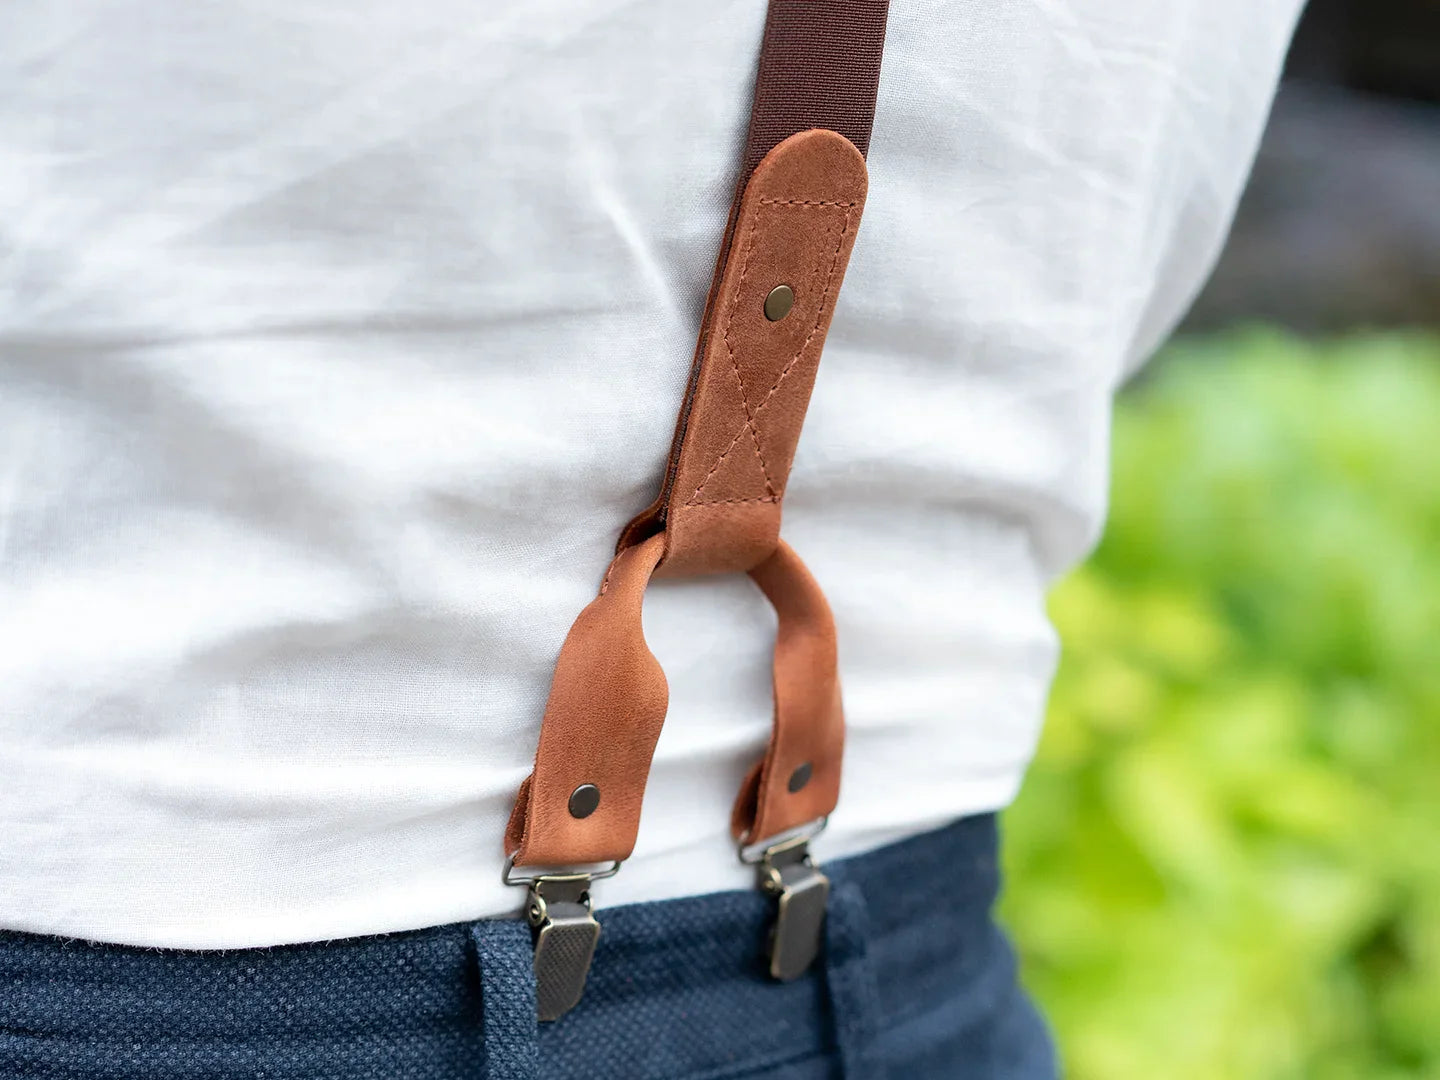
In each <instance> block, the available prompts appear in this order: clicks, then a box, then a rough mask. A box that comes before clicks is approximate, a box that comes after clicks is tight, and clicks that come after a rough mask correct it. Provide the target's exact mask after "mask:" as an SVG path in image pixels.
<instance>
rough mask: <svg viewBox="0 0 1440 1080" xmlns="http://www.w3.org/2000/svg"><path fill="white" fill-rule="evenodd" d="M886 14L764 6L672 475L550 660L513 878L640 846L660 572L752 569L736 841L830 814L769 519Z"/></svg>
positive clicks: (836, 702)
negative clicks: (752, 713) (652, 626)
mask: <svg viewBox="0 0 1440 1080" xmlns="http://www.w3.org/2000/svg"><path fill="white" fill-rule="evenodd" d="M885 10H886V4H885V3H883V2H882V3H876V2H874V0H864V2H859V3H853V2H831V3H823V2H809V3H806V2H802V0H772V2H771V5H770V13H769V18H768V19H767V22H766V29H765V41H764V44H763V46H762V53H761V60H760V72H759V78H758V80H757V84H756V100H755V106H754V110H753V113H752V116H751V126H750V137H749V140H748V142H747V147H746V154H745V158H744V161H743V163H742V171H741V185H740V190H739V192H738V194H737V198H736V201H735V204H734V206H733V207H732V211H731V216H730V223H729V225H728V227H727V229H726V233H725V237H724V241H723V243H722V245H721V253H720V258H719V260H718V263H717V268H716V273H715V278H714V281H713V283H712V285H711V291H710V297H709V300H708V302H707V305H706V313H705V319H704V323H703V325H702V329H701V333H700V339H699V343H698V345H697V348H696V357H695V361H694V364H693V365H692V371H691V377H690V384H689V387H688V389H687V392H686V396H685V401H684V404H683V406H682V408H681V412H680V418H679V421H678V423H677V427H676V434H675V440H674V445H673V447H672V450H671V459H670V465H669V467H668V469H667V472H666V478H665V482H664V485H663V487H662V490H661V493H660V497H659V498H658V499H657V500H656V502H655V503H654V504H653V505H652V506H651V507H650V508H649V509H648V510H647V511H645V512H644V513H642V514H641V515H640V516H639V517H637V518H636V519H635V520H634V521H633V522H631V524H630V525H629V526H628V527H627V528H626V530H625V532H624V533H623V534H622V536H621V540H620V546H619V554H618V555H617V556H616V558H615V561H614V562H613V563H612V564H611V567H610V571H609V572H608V573H607V575H606V580H605V584H604V585H603V586H602V588H601V591H600V596H599V597H597V598H596V599H595V600H594V601H592V602H591V604H590V605H589V606H588V607H586V609H585V610H584V611H583V612H582V613H581V615H580V617H579V618H578V619H577V620H576V622H575V625H574V626H573V627H572V628H571V631H570V634H569V636H567V638H566V640H565V644H564V646H563V647H562V649H561V653H560V657H559V660H558V662H557V664H556V670H555V677H554V681H553V683H552V686H551V692H550V700H549V703H548V704H547V706H546V710H545V718H544V721H543V725H542V728H541V736H540V747H539V751H538V753H537V755H536V761H535V771H534V772H533V773H532V774H531V777H530V778H529V779H527V780H526V781H525V784H524V785H523V786H522V788H521V791H520V793H519V796H518V798H517V800H516V805H515V809H514V812H513V813H512V815H511V819H510V825H509V827H508V828H507V830H506V848H507V852H509V853H512V854H513V855H514V856H515V862H516V863H517V864H519V865H572V864H580V863H593V862H602V861H609V860H615V859H624V858H626V857H628V856H629V854H630V852H631V850H632V849H633V848H634V844H635V837H636V834H637V832H638V829H639V820H640V803H641V799H642V797H643V794H644V789H645V782H646V779H647V778H648V775H649V770H650V761H651V757H652V755H653V752H654V747H655V741H656V739H657V738H658V737H659V734H660V728H661V726H662V724H663V722H664V718H665V708H666V701H667V688H666V684H665V677H664V674H663V672H661V671H660V668H659V665H658V664H657V663H656V661H655V658H654V657H653V655H651V653H650V651H649V648H648V647H647V646H646V645H645V639H644V634H643V631H642V627H641V619H640V613H641V600H642V597H643V594H644V590H645V586H646V584H648V582H649V579H650V577H651V575H652V574H654V573H657V572H658V573H661V574H666V575H693V574H706V573H719V572H727V571H746V572H749V574H750V575H751V577H752V578H753V579H754V580H755V581H756V583H757V584H758V585H759V586H760V588H761V589H762V591H763V592H764V593H765V595H766V596H767V597H768V598H769V600H770V602H771V604H772V605H773V606H774V608H775V611H776V614H777V617H778V626H777V636H776V647H775V661H774V682H775V716H774V728H773V732H772V736H771V740H770V744H769V746H768V747H767V750H766V753H765V756H764V758H763V759H762V761H761V762H760V763H759V764H758V765H756V767H755V768H754V769H753V770H752V771H751V773H750V775H749V776H748V777H747V778H746V781H745V784H744V786H743V788H742V790H741V793H740V796H739V798H738V799H737V801H736V804H735V809H734V812H733V815H732V830H733V832H734V834H735V835H736V837H737V838H738V839H740V840H741V841H742V842H747V843H748V842H753V841H755V840H760V839H764V838H768V837H770V836H773V835H775V834H777V833H779V832H783V831H785V830H787V829H790V828H792V827H794V826H797V825H801V824H804V823H805V822H808V821H811V820H814V819H816V818H820V817H823V816H825V815H827V814H829V813H830V811H831V810H833V809H834V807H835V803H836V800H837V799H838V797H839V790H840V765H841V756H842V750H843V743H844V721H843V717H842V713H841V707H840V690H839V681H838V676H837V670H836V669H837V664H836V655H835V653H836V646H835V627H834V621H833V618H832V617H831V614H830V609H829V606H828V605H827V604H826V602H825V598H824V595H823V594H822V592H821V591H820V587H819V586H818V584H816V582H815V580H814V578H813V577H811V575H810V574H809V572H808V571H807V570H806V569H805V567H804V564H803V563H801V561H800V559H799V557H798V556H796V555H795V553H794V552H793V551H792V550H791V549H790V548H789V546H788V545H786V544H784V543H783V542H782V541H781V540H780V537H779V530H780V509H781V502H782V499H783V496H784V492H785V485H786V482H787V480H788V478H789V473H790V463H791V460H792V458H793V455H794V452H795V446H796V442H797V440H798V438H799V435H800V429H801V426H802V424H803V423H804V419H805V411H806V408H807V406H808V404H809V399H810V391H811V388H812V386H813V384H814V379H815V374H816V370H817V368H818V365H819V360H820V353H821V350H822V348H823V346H824V341H825V335H826V332H827V330H828V328H829V324H830V317H831V315H832V314H833V312H834V309H835V302H836V297H837V296H838V293H839V289H840V284H841V282H842V281H843V279H844V274H845V267H846V264H847V262H848V260H849V257H850V250H851V248H852V246H853V245H854V241H855V230H856V227H857V226H858V224H859V220H860V214H861V211H862V210H863V208H864V203H865V195H866V173H865V162H864V157H863V150H864V149H865V148H866V146H867V145H868V142H869V135H870V126H871V122H872V120H873V117H874V108H875V92H876V85H877V82H878V77H879V61H880V49H881V46H882V44H883V40H884V25H885ZM817 129H818V130H817ZM752 158H753V160H752ZM779 286H785V287H787V288H788V290H789V292H790V294H791V295H792V296H793V306H791V307H790V308H789V310H788V311H787V312H786V313H785V314H784V315H783V317H778V318H777V317H776V315H777V314H778V309H776V308H775V307H774V306H773V305H767V298H769V297H770V295H771V293H772V292H774V291H775V290H776V289H777V288H778V287H779ZM767 309H768V310H767ZM590 785H593V786H594V787H595V788H597V789H598V790H599V800H598V805H596V806H595V807H594V808H593V810H589V812H585V811H586V810H587V807H588V803H587V802H586V801H584V800H580V801H579V802H578V804H577V800H576V797H575V792H576V791H577V789H579V788H581V787H583V786H590ZM592 801H593V800H592Z"/></svg>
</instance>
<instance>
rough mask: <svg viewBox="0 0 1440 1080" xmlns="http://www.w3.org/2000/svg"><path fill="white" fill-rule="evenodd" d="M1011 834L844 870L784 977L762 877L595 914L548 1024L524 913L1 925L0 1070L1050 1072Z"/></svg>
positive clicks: (646, 1079) (921, 1078)
mask: <svg viewBox="0 0 1440 1080" xmlns="http://www.w3.org/2000/svg"><path fill="white" fill-rule="evenodd" d="M996 850H997V839H996V829H995V821H994V818H993V816H991V815H984V816H979V817H974V818H968V819H966V820H964V821H961V822H958V823H956V824H954V825H951V826H948V827H946V828H944V829H940V830H938V831H936V832H933V833H929V834H926V835H924V836H920V837H915V838H913V839H911V840H907V841H904V842H903V843H900V844H895V845H892V846H890V847H886V848H882V849H880V850H878V851H874V852H871V853H869V854H866V855H862V856H860V857H858V858H854V859H848V860H842V861H837V862H835V863H832V864H830V865H828V866H827V867H826V870H827V872H828V873H829V874H830V875H831V878H832V882H833V887H832V893H831V900H830V908H829V916H828V920H827V927H826V943H825V955H824V958H823V961H822V962H821V963H819V964H817V965H816V967H815V969H814V970H812V971H811V972H810V973H809V974H808V975H807V976H805V977H804V978H801V979H799V980H796V981H795V982H791V983H784V984H781V983H777V982H774V981H772V980H771V979H769V978H768V977H767V976H766V974H765V972H764V967H763V962H762V959H761V954H762V949H763V946H764V941H765V935H766V932H767V929H768V926H769V919H770V910H771V904H770V903H769V902H767V901H766V900H765V898H764V897H762V896H761V895H760V894H758V893H755V892H729V893H717V894H714V895H711V896H702V897H693V898H687V899H682V900H668V901H662V902H657V903H649V904H635V905H630V906H625V907H617V908H610V909H604V910H601V911H599V912H598V915H599V918H600V921H601V923H602V925H603V927H604V931H603V933H602V935H601V939H600V946H599V949H598V950H597V952H596V955H595V961H594V965H593V967H592V969H591V974H590V981H589V985H588V987H587V989H586V993H585V997H584V999H583V1001H582V1002H581V1004H580V1005H579V1007H577V1008H576V1009H575V1010H573V1011H572V1012H571V1013H569V1014H567V1015H566V1016H565V1017H563V1018H561V1019H560V1020H559V1021H557V1022H555V1023H551V1024H539V1025H537V1024H536V1022H535V1019H534V1016H535V1012H534V1010H535V989H534V985H533V979H532V977H531V974H530V938H529V932H528V930H527V929H526V927H525V926H524V925H523V924H522V923H519V922H515V921H507V920H486V921H483V922H478V923H472V924H463V925H455V926H441V927H434V928H431V929H426V930H418V931H414V932H408V933H400V934H388V935H384V936H380V937H369V938H355V939H350V940H343V941H333V942H325V943H317V944H312V945H298V946H283V947H278V948H272V949H241V950H234V951H228V952H184V951H165V950H153V949H137V948H130V947H126V946H116V945H96V944H88V943H84V942H78V941H64V940H61V939H58V938H48V937H39V936H35V935H29V934H19V933H0V1076H5V1077H11V1076H15V1077H19V1076H23V1077H33V1078H51V1077H65V1078H76V1080H90V1078H101V1077H104V1078H116V1080H119V1078H126V1080H129V1078H135V1080H139V1078H144V1080H171V1078H180V1077H185V1078H191V1077H206V1078H211V1077H214V1078H226V1080H229V1078H240V1077H245V1078H247V1080H255V1078H261V1077H263V1078H265V1080H300V1078H305V1080H318V1078H321V1077H327V1078H328V1077H334V1078H341V1077H343V1078H347V1080H354V1078H375V1080H382V1078H383V1080H400V1078H405V1080H451V1078H454V1080H459V1078H462V1077H465V1078H488V1080H531V1078H534V1077H546V1078H565V1077H576V1078H584V1080H606V1078H612V1077H613V1078H623V1080H661V1078H666V1080H723V1078H731V1077H747V1078H757V1080H758V1078H764V1080H822V1078H824V1080H832V1078H848V1080H887V1078H890V1080H930V1078H941V1077H944V1078H947V1080H950V1078H954V1080H1001V1078H1003V1080H1052V1078H1053V1077H1054V1076H1055V1075H1056V1064H1055V1058H1054V1052H1053V1049H1052V1046H1051V1042H1050V1039H1049V1036H1048V1034H1047V1032H1046V1030H1045V1027H1044V1024H1043V1023H1042V1021H1041V1020H1040V1018H1039V1017H1038V1016H1037V1014H1036V1012H1035V1010H1034V1008H1033V1007H1032V1006H1031V1004H1030V1002H1029V1001H1028V999H1027V998H1026V997H1025V995H1024V994H1023V992H1022V991H1021V990H1020V988H1019V986H1018V984H1017V981H1016V972H1015V963H1014V957H1013V954H1012V952H1011V950H1010V948H1009V946H1008V944H1007V943H1006V941H1005V938H1004V936H1003V935H1002V934H1001V933H1000V931H999V930H998V929H997V927H996V926H995V924H994V922H993V921H992V919H991V915H990V907H991V904H992V902H993V900H994V898H995V894H996V890H997V887H998V873H997V870H996Z"/></svg>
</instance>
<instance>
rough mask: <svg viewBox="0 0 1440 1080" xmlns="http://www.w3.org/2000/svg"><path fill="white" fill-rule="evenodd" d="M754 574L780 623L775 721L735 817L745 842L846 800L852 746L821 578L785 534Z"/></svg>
mask: <svg viewBox="0 0 1440 1080" xmlns="http://www.w3.org/2000/svg"><path fill="white" fill-rule="evenodd" d="M750 576H751V578H752V579H754V581H755V583H756V584H757V585H759V586H760V588H761V589H762V590H763V591H764V593H765V595H766V597H768V598H769V600H770V603H771V604H772V605H773V606H774V608H775V614H776V616H777V617H778V620H779V622H778V625H777V628H776V634H775V662H774V670H773V678H774V686H775V719H774V728H773V731H772V734H771V738H770V744H769V746H768V747H767V748H766V753H765V757H764V759H763V760H762V761H761V762H760V763H759V764H757V765H756V766H755V767H754V768H753V769H752V770H751V771H750V773H749V775H748V776H746V778H745V782H744V783H743V784H742V785H741V787H740V795H739V797H738V798H737V799H736V801H735V806H734V809H733V811H732V813H731V818H730V828H731V832H732V833H733V835H734V837H735V839H736V840H737V841H739V842H740V843H742V844H753V843H755V842H757V841H759V840H764V839H766V838H768V837H771V836H775V835H777V834H779V833H782V832H785V831H787V830H789V829H793V828H796V827H798V826H800V825H804V824H806V823H807V822H811V821H815V820H816V819H818V818H823V817H827V816H828V815H829V814H830V813H831V811H833V810H834V809H835V805H836V803H837V802H839V799H840V767H841V760H842V758H843V756H844V750H845V717H844V713H843V710H842V708H841V703H840V674H839V663H838V660H837V655H836V636H835V618H834V616H833V614H832V613H831V611H830V605H829V604H828V603H827V602H826V600H825V594H824V593H823V592H822V591H821V590H820V585H819V583H818V582H816V580H815V578H814V577H813V576H812V575H811V573H810V571H809V570H808V569H806V567H805V564H804V563H803V562H802V561H801V560H800V557H799V556H798V555H796V554H795V551H794V550H793V549H792V548H791V547H790V545H789V544H787V543H785V542H784V541H783V540H782V541H780V543H779V546H778V547H776V549H775V552H774V554H773V555H771V556H770V557H769V558H768V559H766V560H765V561H764V562H762V563H760V564H759V565H758V566H756V567H755V568H754V569H752V570H751V571H750ZM796 780H800V781H801V782H800V783H799V784H798V785H797V784H796V783H794V781H796Z"/></svg>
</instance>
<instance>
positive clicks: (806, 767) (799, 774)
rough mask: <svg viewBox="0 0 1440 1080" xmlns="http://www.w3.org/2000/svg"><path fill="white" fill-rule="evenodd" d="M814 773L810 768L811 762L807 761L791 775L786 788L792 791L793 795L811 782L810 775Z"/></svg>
mask: <svg viewBox="0 0 1440 1080" xmlns="http://www.w3.org/2000/svg"><path fill="white" fill-rule="evenodd" d="M813 771H814V770H813V769H811V767H810V762H808V761H807V762H805V763H804V764H803V765H800V766H798V767H797V768H796V769H795V771H794V772H792V773H791V774H790V783H789V784H787V785H786V786H787V787H788V788H789V789H790V793H791V794H792V795H793V794H794V793H795V792H797V791H799V790H800V789H801V788H803V787H804V786H805V785H806V784H808V783H809V782H810V774H811V773H812V772H813Z"/></svg>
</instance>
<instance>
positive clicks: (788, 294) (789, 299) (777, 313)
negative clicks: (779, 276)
mask: <svg viewBox="0 0 1440 1080" xmlns="http://www.w3.org/2000/svg"><path fill="white" fill-rule="evenodd" d="M794 306H795V290H794V289H792V288H790V286H789V285H776V286H775V287H774V288H773V289H771V290H770V295H769V296H767V297H765V318H767V319H769V320H770V321H771V322H779V321H780V320H781V319H783V318H784V317H785V316H786V315H789V314H790V309H791V308H792V307H794Z"/></svg>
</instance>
